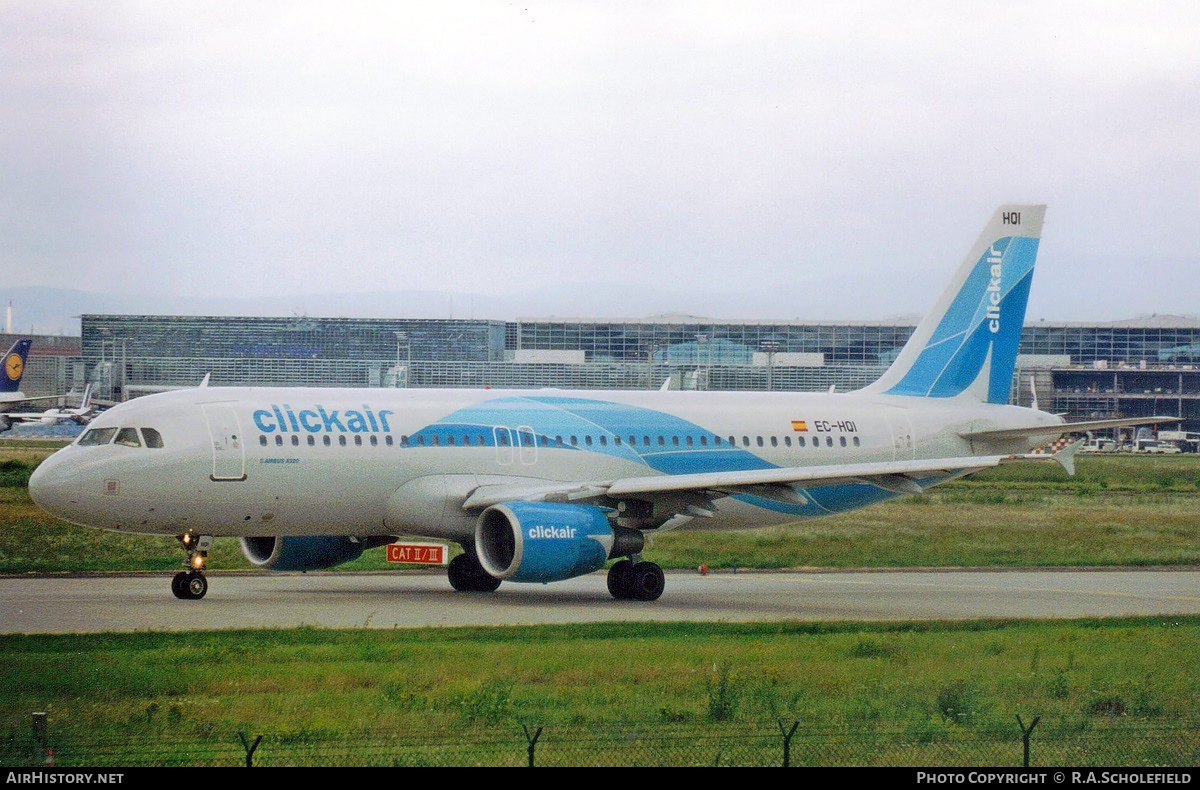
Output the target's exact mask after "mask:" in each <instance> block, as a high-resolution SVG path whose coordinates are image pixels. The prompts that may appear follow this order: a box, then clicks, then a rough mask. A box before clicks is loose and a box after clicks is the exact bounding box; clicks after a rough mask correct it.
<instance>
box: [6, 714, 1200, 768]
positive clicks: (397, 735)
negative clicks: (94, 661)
mask: <svg viewBox="0 0 1200 790" xmlns="http://www.w3.org/2000/svg"><path fill="white" fill-rule="evenodd" d="M1029 741H1030V743H1029V754H1030V758H1029V759H1030V763H1029V764H1030V765H1031V766H1035V767H1036V766H1080V767H1086V766H1110V767H1112V766H1120V767H1193V766H1196V765H1200V727H1197V726H1196V725H1195V724H1194V723H1175V724H1170V725H1163V724H1156V725H1154V726H1150V725H1144V724H1136V723H1128V724H1125V723H1121V724H1114V725H1111V726H1104V727H1102V728H1101V727H1096V728H1091V727H1079V726H1078V725H1077V724H1072V723H1070V722H1062V723H1059V724H1057V725H1052V724H1048V723H1047V722H1042V723H1041V726H1040V727H1037V728H1036V729H1034V730H1033V731H1032V732H1031V733H1030V738H1029ZM1024 746H1025V744H1024V742H1023V732H1022V727H1019V726H1018V725H1017V724H1016V722H1015V721H1014V723H1013V727H1012V731H1011V732H978V731H971V730H969V729H962V730H945V729H941V730H937V731H925V730H922V728H920V727H914V726H913V725H904V724H895V723H892V724H881V725H878V726H871V727H856V728H848V727H822V726H820V725H812V724H805V723H799V722H794V721H778V722H759V723H752V724H739V725H736V726H728V727H721V728H714V727H712V726H708V727H705V726H699V725H696V726H690V725H674V724H645V725H628V724H627V725H619V726H618V725H589V726H560V725H546V726H544V727H539V726H537V725H535V724H532V723H526V724H509V725H504V726H499V725H497V726H487V727H463V728H455V729H449V730H440V731H436V732H424V733H420V732H412V731H408V732H381V731H372V732H363V733H356V734H311V733H301V734H270V733H265V734H260V733H238V732H231V733H229V734H228V735H227V736H226V737H220V738H218V739H216V740H211V741H209V742H197V741H196V740H193V739H185V738H171V737H151V736H145V735H142V736H129V737H115V736H114V737H101V736H94V737H88V736H87V735H85V734H77V735H76V734H68V733H58V734H54V733H51V734H50V735H49V736H48V737H47V739H46V740H45V741H44V742H38V741H35V739H34V738H33V737H32V736H30V737H18V736H16V735H10V736H9V737H8V738H7V739H6V740H5V741H3V743H0V763H2V764H3V765H4V766H8V767H17V766H30V765H47V764H53V765H54V766H55V767H76V766H87V767H105V766H113V767H130V768H132V767H142V766H162V767H169V766H243V765H252V766H255V767H258V766H289V767H297V766H300V767H306V766H397V767H399V766H435V767H436V766H446V767H449V766H494V767H498V766H512V767H521V766H529V765H533V766H577V767H578V766H584V767H592V766H595V767H606V766H680V767H683V766H783V765H789V766H929V767H947V768H948V767H960V766H961V767H969V766H994V767H1020V766H1021V765H1022V764H1023V761H1024V759H1025V758H1024Z"/></svg>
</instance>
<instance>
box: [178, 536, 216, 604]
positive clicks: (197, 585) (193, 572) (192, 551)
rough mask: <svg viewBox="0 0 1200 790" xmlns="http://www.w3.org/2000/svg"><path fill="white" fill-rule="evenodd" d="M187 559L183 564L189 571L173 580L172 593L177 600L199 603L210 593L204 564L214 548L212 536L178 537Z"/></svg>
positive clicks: (181, 573) (181, 572) (183, 572)
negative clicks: (209, 552) (210, 550)
mask: <svg viewBox="0 0 1200 790" xmlns="http://www.w3.org/2000/svg"><path fill="white" fill-rule="evenodd" d="M177 539H178V541H179V543H180V545H181V546H183V550H184V551H185V552H187V559H186V560H184V562H183V564H184V566H185V567H186V568H187V569H188V570H186V571H180V572H179V573H177V574H175V577H174V578H172V579H171V592H172V593H174V594H175V597H176V598H180V599H182V600H185V601H198V600H200V599H201V598H203V597H204V594H205V593H207V592H208V579H206V578H205V577H204V573H203V568H204V562H205V560H207V559H208V551H209V549H211V548H212V543H213V539H212V535H200V536H199V537H197V536H195V535H193V534H191V533H190V532H189V533H186V534H184V535H179V536H178V537H177Z"/></svg>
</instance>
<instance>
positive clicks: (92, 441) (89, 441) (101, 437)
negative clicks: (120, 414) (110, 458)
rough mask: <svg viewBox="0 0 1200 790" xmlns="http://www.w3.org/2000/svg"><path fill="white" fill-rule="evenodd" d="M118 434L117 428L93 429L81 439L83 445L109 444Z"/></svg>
mask: <svg viewBox="0 0 1200 790" xmlns="http://www.w3.org/2000/svg"><path fill="white" fill-rule="evenodd" d="M116 433H117V429H116V428H92V429H90V430H88V431H87V432H86V433H85V434H84V435H83V436H81V437H79V444H81V445H96V444H108V443H109V442H111V441H112V438H113V436H115V435H116Z"/></svg>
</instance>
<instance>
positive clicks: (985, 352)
mask: <svg viewBox="0 0 1200 790" xmlns="http://www.w3.org/2000/svg"><path fill="white" fill-rule="evenodd" d="M1045 213H1046V207H1045V206H1001V207H1000V208H998V209H996V213H995V214H993V215H992V219H991V221H990V222H988V224H987V226H986V227H985V228H984V230H983V233H982V234H980V236H979V240H978V241H976V242H975V246H973V247H972V248H971V251H970V252H969V253H968V254H967V257H966V259H965V260H964V261H963V263H962V265H961V266H960V267H959V268H958V271H957V272H955V274H954V277H953V278H952V279H951V280H950V284H949V285H948V286H947V287H946V290H945V291H943V292H942V295H941V297H940V298H939V299H938V300H937V302H936V303H935V304H934V306H933V308H932V309H931V310H930V311H929V313H927V314H926V315H925V317H924V318H923V319H921V323H920V324H918V325H917V328H916V331H914V332H913V334H912V336H911V337H910V338H909V340H908V342H907V343H906V344H905V345H904V348H903V349H901V351H900V355H899V356H898V357H896V361H895V362H893V363H892V366H891V367H890V368H888V370H887V372H886V373H884V374H883V376H882V377H881V378H880V379H879V380H878V381H876V382H875V383H874V384H872V385H871V386H869V387H867V390H868V391H872V392H882V393H886V394H889V395H914V396H918V397H925V398H952V397H956V396H959V395H965V396H968V397H973V398H975V399H977V400H980V401H987V402H989V403H1008V397H1009V392H1010V390H1011V388H1012V377H1013V368H1014V367H1015V365H1016V361H1017V347H1018V345H1019V344H1020V342H1021V328H1022V327H1023V326H1024V323H1025V305H1026V303H1027V302H1028V300H1029V285H1030V282H1031V281H1032V279H1033V265H1034V262H1035V261H1036V259H1037V249H1038V241H1039V239H1040V238H1041V235H1042V218H1043V217H1044V215H1045Z"/></svg>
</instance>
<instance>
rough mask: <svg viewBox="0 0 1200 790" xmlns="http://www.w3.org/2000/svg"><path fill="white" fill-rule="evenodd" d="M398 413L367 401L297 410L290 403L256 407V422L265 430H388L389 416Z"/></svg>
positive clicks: (273, 431)
mask: <svg viewBox="0 0 1200 790" xmlns="http://www.w3.org/2000/svg"><path fill="white" fill-rule="evenodd" d="M395 413H396V412H394V411H391V410H389V409H380V410H378V411H375V410H373V409H372V408H371V407H370V406H368V405H366V404H365V403H364V404H363V406H362V409H361V410H359V409H326V408H325V407H324V406H321V405H319V404H318V405H314V406H313V408H311V409H299V410H293V409H292V407H291V406H289V405H288V404H286V403H285V404H283V405H281V406H280V405H276V404H271V407H270V408H269V409H256V410H255V412H254V424H255V426H256V427H257V428H258V429H259V430H260V431H262V432H263V433H275V432H276V431H278V432H279V433H301V432H307V433H322V432H326V433H379V432H383V433H387V432H390V431H391V430H392V429H391V426H390V425H388V417H390V416H392V415H393V414H395Z"/></svg>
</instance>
